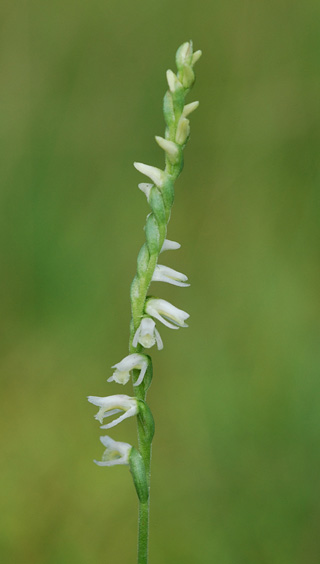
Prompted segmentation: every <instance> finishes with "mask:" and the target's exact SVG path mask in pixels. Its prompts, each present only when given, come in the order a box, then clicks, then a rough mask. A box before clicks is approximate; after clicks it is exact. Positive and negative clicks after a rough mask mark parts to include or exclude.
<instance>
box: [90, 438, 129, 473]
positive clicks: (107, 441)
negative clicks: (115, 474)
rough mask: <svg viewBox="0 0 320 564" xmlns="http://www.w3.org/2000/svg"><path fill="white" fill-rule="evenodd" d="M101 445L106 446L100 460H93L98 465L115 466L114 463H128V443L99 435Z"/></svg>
mask: <svg viewBox="0 0 320 564" xmlns="http://www.w3.org/2000/svg"><path fill="white" fill-rule="evenodd" d="M100 441H101V442H102V444H103V446H105V447H106V450H105V451H104V453H103V455H102V460H101V461H100V460H94V462H95V463H96V464H97V465H98V466H115V465H116V464H129V457H130V452H131V449H132V446H131V445H129V444H128V443H121V442H119V441H114V440H113V439H111V437H108V436H105V437H100Z"/></svg>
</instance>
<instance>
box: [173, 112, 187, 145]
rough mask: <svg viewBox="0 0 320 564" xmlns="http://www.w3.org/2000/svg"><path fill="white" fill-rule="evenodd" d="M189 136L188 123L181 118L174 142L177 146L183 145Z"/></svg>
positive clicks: (185, 119)
mask: <svg viewBox="0 0 320 564" xmlns="http://www.w3.org/2000/svg"><path fill="white" fill-rule="evenodd" d="M189 135H190V122H189V120H188V119H187V118H185V117H183V116H181V118H180V119H179V123H178V127H177V133H176V142H177V143H178V144H179V145H184V143H185V142H186V141H187V139H188V137H189Z"/></svg>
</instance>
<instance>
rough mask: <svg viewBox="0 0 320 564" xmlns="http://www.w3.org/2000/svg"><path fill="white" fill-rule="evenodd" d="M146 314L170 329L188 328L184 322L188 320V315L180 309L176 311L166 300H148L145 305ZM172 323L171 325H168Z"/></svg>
mask: <svg viewBox="0 0 320 564" xmlns="http://www.w3.org/2000/svg"><path fill="white" fill-rule="evenodd" d="M145 310H146V313H148V314H149V315H151V317H155V318H156V319H158V320H159V321H161V323H163V324H164V325H166V326H167V327H170V329H179V327H188V325H187V324H186V323H185V320H186V319H188V317H190V316H189V314H188V313H187V312H186V311H183V310H182V309H178V308H177V307H175V306H174V305H172V304H170V303H169V302H167V301H166V300H161V299H158V298H149V299H148V300H147V305H146V308H145ZM170 322H172V323H170Z"/></svg>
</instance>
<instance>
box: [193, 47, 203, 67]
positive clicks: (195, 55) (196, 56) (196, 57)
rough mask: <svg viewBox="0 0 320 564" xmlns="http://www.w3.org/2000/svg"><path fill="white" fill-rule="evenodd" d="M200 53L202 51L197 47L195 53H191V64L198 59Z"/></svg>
mask: <svg viewBox="0 0 320 564" xmlns="http://www.w3.org/2000/svg"><path fill="white" fill-rule="evenodd" d="M201 55H202V51H201V50H200V49H199V50H198V51H196V52H195V53H193V55H192V64H193V65H194V64H195V63H196V62H197V61H199V59H200V57H201Z"/></svg>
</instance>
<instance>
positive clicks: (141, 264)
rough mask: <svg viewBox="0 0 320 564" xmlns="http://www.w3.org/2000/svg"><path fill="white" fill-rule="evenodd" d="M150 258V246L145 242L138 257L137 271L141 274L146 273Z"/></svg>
mask: <svg viewBox="0 0 320 564" xmlns="http://www.w3.org/2000/svg"><path fill="white" fill-rule="evenodd" d="M149 260H150V254H149V250H148V246H147V244H146V243H144V244H143V245H142V247H141V249H140V251H139V254H138V258H137V273H138V274H139V275H140V276H141V275H143V274H144V273H145V271H146V270H147V268H148V264H149Z"/></svg>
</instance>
